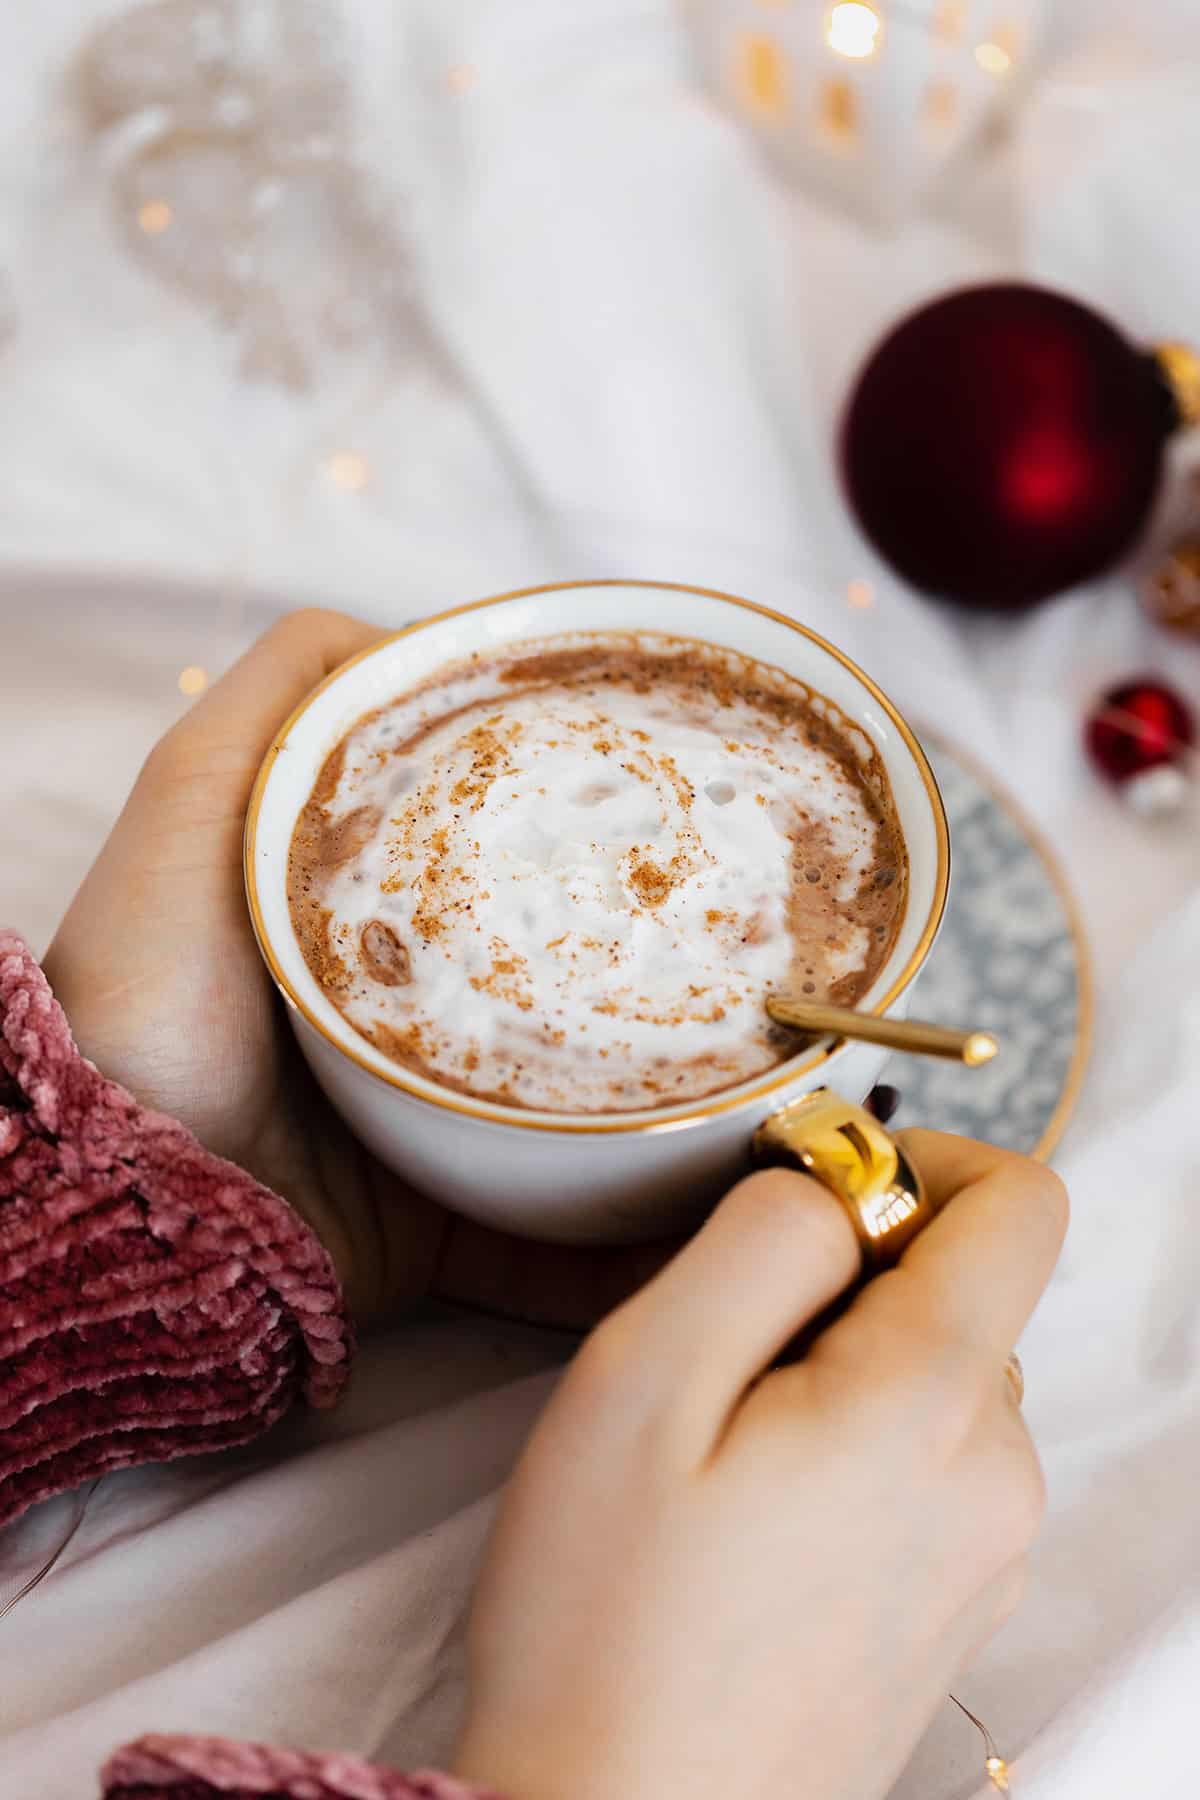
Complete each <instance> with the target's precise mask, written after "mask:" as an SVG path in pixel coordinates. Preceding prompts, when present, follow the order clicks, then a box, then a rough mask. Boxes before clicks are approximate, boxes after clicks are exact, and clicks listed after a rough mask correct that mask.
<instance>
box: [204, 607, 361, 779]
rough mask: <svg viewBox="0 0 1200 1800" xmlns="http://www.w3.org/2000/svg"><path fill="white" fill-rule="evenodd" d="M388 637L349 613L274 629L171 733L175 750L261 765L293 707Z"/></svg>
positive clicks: (317, 611)
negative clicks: (384, 637) (345, 663)
mask: <svg viewBox="0 0 1200 1800" xmlns="http://www.w3.org/2000/svg"><path fill="white" fill-rule="evenodd" d="M384 635H385V633H383V632H381V631H380V630H379V629H378V628H377V627H376V626H374V625H367V624H365V623H364V622H363V621H362V620H361V619H352V618H350V617H349V616H348V615H347V614H346V613H339V612H327V611H324V610H323V609H321V608H319V607H305V608H303V609H302V610H301V611H299V612H294V613H289V614H287V616H286V617H284V618H282V619H280V620H279V622H278V623H277V624H275V625H273V626H272V627H271V629H270V630H269V631H268V632H266V633H265V635H264V636H263V637H260V638H259V640H258V642H257V643H256V644H254V645H252V647H251V648H250V649H249V650H248V651H247V652H246V654H245V656H243V657H242V658H241V659H240V660H239V661H238V662H236V663H234V665H233V667H232V668H231V669H230V670H229V671H228V672H227V673H226V674H225V675H223V676H222V677H221V679H220V681H218V682H215V683H214V684H213V686H212V687H211V688H210V689H209V690H208V692H207V694H205V696H204V698H203V699H202V700H199V701H197V703H196V705H195V706H193V707H192V709H191V711H190V712H188V713H186V714H185V715H184V717H183V718H182V719H181V720H180V721H179V723H178V725H176V726H175V727H174V728H173V729H172V731H171V732H169V733H168V740H169V741H170V743H171V746H172V748H173V749H175V750H178V751H180V752H182V753H184V754H185V755H187V756H188V757H189V758H190V757H191V756H193V755H195V756H196V757H197V758H198V759H200V760H201V761H210V760H211V759H213V758H223V757H224V756H225V755H226V754H228V756H229V757H230V760H231V762H236V763H241V762H245V763H247V764H253V767H254V769H255V770H257V767H258V764H259V763H260V762H261V761H262V758H263V757H264V756H265V755H266V752H267V749H268V747H269V745H270V743H271V740H272V738H273V737H274V736H275V734H276V732H277V731H278V730H279V728H280V726H281V725H283V723H284V721H285V720H286V718H287V716H288V714H289V713H290V712H291V711H292V710H293V708H294V707H297V706H299V704H300V702H301V701H302V700H303V699H305V697H306V696H307V695H308V694H309V693H311V691H312V689H313V688H315V687H316V686H317V684H318V683H319V682H321V681H323V680H324V679H325V677H326V676H327V675H331V674H332V673H333V671H334V670H335V669H336V668H338V667H340V665H341V664H342V663H344V662H346V661H347V660H348V659H349V658H350V657H352V656H357V655H358V654H359V653H360V652H361V651H363V650H367V649H369V648H370V646H371V645H372V644H375V643H378V642H379V641H380V639H381V638H382V637H383V636H384Z"/></svg>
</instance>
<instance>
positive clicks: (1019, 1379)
mask: <svg viewBox="0 0 1200 1800" xmlns="http://www.w3.org/2000/svg"><path fill="white" fill-rule="evenodd" d="M1004 1373H1005V1374H1006V1375H1007V1376H1008V1385H1009V1388H1010V1390H1011V1392H1012V1397H1013V1399H1014V1400H1015V1401H1016V1403H1017V1405H1018V1406H1020V1404H1021V1402H1022V1401H1023V1400H1024V1398H1025V1371H1024V1369H1023V1368H1022V1367H1021V1359H1020V1357H1019V1356H1018V1355H1017V1353H1016V1351H1015V1350H1014V1351H1012V1352H1011V1354H1010V1355H1009V1358H1008V1361H1007V1362H1006V1363H1005V1365H1004Z"/></svg>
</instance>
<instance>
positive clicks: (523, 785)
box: [289, 633, 907, 1113]
mask: <svg viewBox="0 0 1200 1800" xmlns="http://www.w3.org/2000/svg"><path fill="white" fill-rule="evenodd" d="M906 886H907V881H906V862H905V854H904V847H903V841H902V838H901V835H900V831H899V827H898V825H897V823H896V820H895V815H894V810H893V807H892V804H891V797H890V793H889V790H888V786H887V778H886V775H885V773H884V770H883V768H882V765H881V764H880V762H879V759H878V756H877V755H876V753H875V751H874V749H873V747H872V746H871V745H870V743H869V742H868V741H867V740H866V739H865V737H863V735H862V734H861V733H860V732H858V731H857V730H856V729H855V728H854V727H853V726H852V725H851V724H850V723H849V722H848V721H845V720H843V719H841V718H840V717H839V715H838V714H837V713H836V711H835V709H834V708H833V706H832V703H831V702H829V701H828V700H825V699H824V698H822V697H821V696H820V695H818V694H816V693H814V692H812V691H811V690H810V689H808V688H807V687H805V686H803V685H802V684H801V683H799V682H797V681H794V680H792V679H791V678H790V677H788V676H786V675H784V674H783V673H782V672H780V671H779V670H775V669H771V668H768V667H766V666H765V665H762V664H759V663H755V662H753V661H751V660H750V659H748V658H744V657H740V656H738V655H735V654H734V653H732V652H728V651H723V650H718V649H716V648H715V647H713V646H711V645H707V644H700V643H693V642H690V641H688V640H682V639H678V638H668V637H663V636H659V635H656V634H650V633H647V634H637V635H631V634H630V635H627V634H619V633H604V634H598V635H584V634H570V635H568V636H562V637H558V638H553V639H538V640H535V641H532V642H524V643H520V644H515V645H510V646H508V647H507V648H506V649H504V650H502V651H499V652H487V653H483V654H481V655H478V656H476V657H474V658H471V659H469V660H466V661H463V662H460V663H456V664H452V665H448V666H447V667H445V668H444V669H443V670H441V671H440V672H439V673H438V674H437V675H436V676H435V677H433V678H432V679H431V680H429V681H427V682H425V683H423V684H422V685H421V686H420V687H419V688H416V689H414V690H413V691H411V692H410V693H407V694H402V695H400V696H399V697H398V698H397V699H396V700H395V701H394V702H392V703H391V704H389V705H387V706H384V707H382V708H379V709H377V710H376V711H374V712H372V713H369V714H367V715H366V716H365V717H364V718H362V719H360V720H359V722H358V723H357V724H356V725H355V726H354V727H353V729H352V730H351V731H350V732H349V733H348V734H347V736H346V737H345V738H344V739H343V740H342V742H341V743H340V744H339V745H338V746H337V747H336V749H335V750H334V751H333V753H332V754H331V755H330V757H329V758H328V760H327V762H326V764H325V766H324V768H323V770H322V772H321V774H320V777H319V779H318V781H317V784H316V787H315V788H314V791H313V794H312V796H311V798H310V800H309V802H308V804H307V806H306V807H305V809H304V811H303V812H302V814H301V816H300V818H299V820H298V822H297V825H296V829H295V833H294V835H293V840H292V847H291V855H290V860H289V901H290V906H291V912H292V919H293V923H294V925H295V928H296V931H297V934H298V937H299V939H300V942H301V945H302V947H303V949H304V953H305V956H306V958H307V961H308V964H309V967H310V968H311V969H312V971H313V973H314V974H315V975H316V977H317V979H318V981H319V982H320V983H321V985H322V986H323V988H324V989H325V991H326V993H327V994H328V995H329V997H330V998H331V999H332V1000H333V1002H334V1004H335V1005H336V1006H337V1007H338V1008H339V1009H340V1011H341V1012H342V1013H343V1015H344V1016H345V1018H346V1019H347V1020H348V1021H349V1023H350V1024H351V1025H352V1026H354V1028H355V1029H356V1030H357V1031H358V1032H360V1033H361V1034H362V1035H363V1036H364V1037H365V1038H367V1039H369V1040H370V1041H371V1042H372V1043H374V1044H375V1045H377V1046H378V1047H379V1048H380V1049H381V1050H383V1051H384V1052H385V1054H387V1055H388V1056H390V1057H392V1058H393V1059H394V1060H395V1061H397V1062H399V1063H401V1064H403V1065H404V1066H406V1067H408V1068H410V1069H415V1070H418V1071H420V1072H421V1073H422V1074H424V1075H426V1076H428V1077H429V1078H431V1079H432V1080H434V1081H436V1082H438V1083H439V1084H441V1085H442V1086H447V1087H451V1088H455V1089H458V1090H460V1091H465V1092H469V1093H472V1094H475V1095H477V1096H479V1097H482V1098H487V1099H491V1100H498V1101H501V1102H503V1103H505V1104H508V1105H517V1106H524V1107H535V1108H540V1109H546V1110H550V1111H570V1112H587V1113H606V1112H620V1111H625V1110H629V1109H632V1108H642V1107H657V1106H666V1105H672V1104H675V1103H676V1102H679V1101H683V1100H691V1099H695V1098H698V1097H700V1096H702V1095H704V1094H708V1093H712V1092H714V1091H716V1090H718V1089H721V1088H724V1087H728V1086H731V1085H733V1084H735V1083H737V1082H740V1081H744V1080H746V1079H748V1078H750V1077H751V1076H754V1075H757V1074H759V1073H761V1072H762V1071H763V1070H765V1069H768V1068H770V1067H771V1066H772V1065H773V1064H775V1063H777V1062H779V1061H780V1060H782V1059H783V1058H784V1057H785V1056H787V1055H789V1054H791V1053H792V1051H793V1049H794V1045H793V1043H792V1041H791V1040H789V1039H788V1038H787V1037H786V1036H784V1035H783V1034H780V1033H779V1032H778V1031H777V1030H776V1029H775V1028H774V1027H773V1026H772V1025H771V1024H770V1022H769V1020H768V1019H767V1017H766V1014H765V1011H764V1008H763V999H764V996H765V995H766V994H767V993H768V992H770V991H771V990H773V989H778V988H781V987H784V986H791V987H793V988H794V989H795V990H796V991H797V992H802V993H805V994H808V995H810V996H812V997H814V998H827V999H834V1000H838V1001H842V1002H850V1001H853V1000H854V999H855V998H856V997H857V996H858V995H859V994H861V993H862V992H863V991H864V990H865V989H866V988H867V987H868V986H869V985H870V983H871V982H872V981H873V979H874V977H875V975H876V974H877V973H878V971H879V969H880V967H881V966H882V964H883V962H884V961H885V959H886V957H887V955H888V953H889V951H890V949H891V946H892V944H893V942H894V940H895V936H896V933H897V931H898V930H899V926H900V923H901V920H902V917H903V912H904V903H905V893H906Z"/></svg>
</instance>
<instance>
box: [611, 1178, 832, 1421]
mask: <svg viewBox="0 0 1200 1800" xmlns="http://www.w3.org/2000/svg"><path fill="white" fill-rule="evenodd" d="M860 1268H861V1255H860V1251H859V1247H858V1242H857V1240H856V1238H855V1236H854V1231H853V1229H852V1227H851V1225H850V1221H849V1220H848V1219H847V1217H846V1215H845V1213H844V1212H843V1211H842V1208H841V1206H840V1205H839V1203H838V1202H837V1200H835V1199H834V1197H833V1195H832V1194H830V1193H829V1192H828V1191H827V1189H825V1188H824V1187H822V1186H821V1185H820V1183H819V1182H816V1181H813V1180H812V1179H811V1177H810V1176H807V1175H801V1174H798V1173H794V1172H793V1171H792V1170H790V1169H766V1170H763V1171H762V1172H761V1173H759V1174H756V1175H751V1176H749V1177H748V1178H747V1179H746V1180H745V1181H741V1182H739V1183H738V1185H737V1186H736V1187H735V1188H732V1189H731V1190H730V1192H729V1193H728V1194H727V1195H726V1197H725V1199H724V1200H723V1201H722V1202H721V1204H720V1205H719V1206H718V1207H717V1209H716V1211H715V1212H714V1213H713V1214H712V1216H711V1218H710V1219H709V1220H708V1222H707V1223H706V1224H705V1225H704V1227H703V1228H702V1230H701V1231H700V1232H698V1233H697V1235H696V1236H695V1237H694V1238H693V1239H692V1241H691V1242H690V1243H689V1244H688V1245H687V1246H686V1248H685V1249H683V1250H682V1251H681V1252H680V1253H679V1255H678V1256H677V1257H676V1258H675V1259H674V1261H673V1262H671V1263H670V1264H668V1266H667V1267H666V1268H665V1269H664V1270H663V1271H662V1273H661V1274H660V1275H659V1276H657V1277H656V1279H655V1280H654V1281H652V1282H651V1283H650V1285H649V1286H648V1287H646V1288H644V1289H643V1290H642V1292H641V1293H640V1294H638V1295H637V1296H636V1297H635V1298H634V1299H633V1300H631V1301H629V1302H628V1303H627V1305H626V1307H625V1308H624V1309H623V1310H624V1316H625V1329H626V1331H627V1332H628V1334H629V1335H628V1337H626V1338H625V1342H626V1345H627V1347H628V1348H631V1349H632V1350H633V1351H634V1353H635V1354H637V1355H639V1356H644V1357H645V1359H646V1361H645V1363H644V1365H643V1366H645V1367H647V1368H650V1369H653V1370H654V1371H655V1373H656V1377H662V1378H665V1379H666V1380H667V1381H668V1382H673V1383H675V1384H677V1385H678V1388H679V1389H680V1390H686V1391H687V1393H688V1395H689V1396H690V1402H691V1410H692V1411H693V1413H694V1414H695V1416H696V1419H697V1423H698V1425H699V1429H700V1431H701V1432H702V1433H705V1432H707V1433H708V1434H709V1437H710V1442H711V1437H712V1436H714V1435H715V1434H716V1433H717V1432H719V1431H720V1430H721V1428H722V1426H723V1424H724V1422H725V1419H726V1418H727V1417H728V1415H729V1413H730V1412H731V1410H732V1409H733V1408H734V1407H735V1406H737V1405H738V1403H739V1402H740V1400H741V1398H742V1396H743V1394H744V1393H745V1391H746V1389H747V1387H748V1386H749V1385H750V1384H751V1383H752V1382H753V1381H755V1380H757V1378H758V1377H759V1376H760V1375H761V1374H762V1373H763V1371H764V1370H765V1369H766V1368H768V1367H769V1366H770V1364H771V1363H772V1362H773V1361H774V1360H775V1358H776V1357H777V1356H778V1355H779V1353H780V1351H781V1350H783V1349H784V1348H785V1346H786V1345H787V1344H788V1343H789V1342H790V1341H791V1339H792V1338H793V1337H794V1336H795V1335H796V1333H797V1332H798V1331H800V1330H801V1329H802V1328H803V1327H804V1326H805V1325H808V1324H810V1323H811V1321H812V1320H813V1319H815V1318H816V1317H817V1316H818V1315H819V1314H820V1313H821V1312H823V1311H824V1309H825V1308H826V1307H827V1306H828V1305H829V1304H830V1303H831V1302H832V1301H834V1300H836V1299H837V1297H838V1295H839V1294H841V1293H843V1292H844V1290H845V1289H846V1288H847V1287H848V1286H849V1285H850V1283H851V1282H852V1281H853V1280H854V1279H855V1277H856V1276H857V1275H858V1273H859V1270H860ZM623 1335H624V1334H623Z"/></svg>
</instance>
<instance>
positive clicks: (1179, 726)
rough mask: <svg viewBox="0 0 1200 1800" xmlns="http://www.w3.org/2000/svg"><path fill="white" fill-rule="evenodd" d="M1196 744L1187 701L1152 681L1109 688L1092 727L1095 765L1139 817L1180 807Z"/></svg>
mask: <svg viewBox="0 0 1200 1800" xmlns="http://www.w3.org/2000/svg"><path fill="white" fill-rule="evenodd" d="M1195 741H1196V723H1195V720H1194V718H1193V717H1192V711H1191V708H1190V707H1189V706H1188V704H1187V701H1186V700H1183V699H1181V698H1180V696H1179V695H1178V694H1177V693H1176V692H1175V691H1174V689H1173V688H1169V687H1167V685H1166V683H1165V682H1162V681H1156V680H1154V679H1153V678H1152V677H1149V676H1147V677H1145V678H1144V679H1142V680H1140V681H1125V682H1122V683H1121V685H1120V687H1115V688H1110V689H1109V691H1108V693H1106V694H1104V695H1102V696H1101V698H1100V700H1099V701H1098V702H1097V704H1096V706H1095V708H1094V709H1093V711H1092V713H1091V716H1090V717H1089V719H1088V722H1087V747H1088V751H1089V753H1090V755H1091V758H1092V761H1093V762H1094V763H1095V765H1096V767H1097V768H1098V769H1099V770H1100V773H1101V774H1102V775H1105V776H1107V777H1108V779H1109V780H1110V781H1111V782H1113V783H1115V784H1116V786H1117V787H1119V788H1120V789H1121V791H1122V793H1123V794H1124V796H1125V798H1126V799H1127V800H1128V801H1129V803H1130V805H1131V806H1134V807H1136V809H1137V810H1138V811H1139V812H1146V813H1159V812H1168V811H1170V810H1172V809H1173V808H1174V807H1176V806H1178V805H1179V804H1180V802H1181V801H1182V799H1183V797H1184V795H1185V794H1186V793H1187V789H1188V771H1187V765H1188V762H1189V759H1190V754H1191V751H1192V747H1193V745H1194V744H1195Z"/></svg>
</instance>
